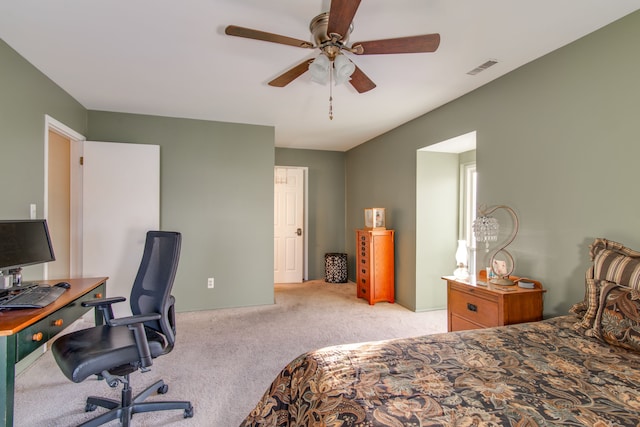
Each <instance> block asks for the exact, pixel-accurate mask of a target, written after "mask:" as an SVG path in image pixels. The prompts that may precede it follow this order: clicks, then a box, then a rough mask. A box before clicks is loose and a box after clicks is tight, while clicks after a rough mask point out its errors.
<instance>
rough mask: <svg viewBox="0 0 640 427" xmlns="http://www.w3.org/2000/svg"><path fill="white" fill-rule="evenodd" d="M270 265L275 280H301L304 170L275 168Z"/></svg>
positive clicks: (293, 281)
mask: <svg viewBox="0 0 640 427" xmlns="http://www.w3.org/2000/svg"><path fill="white" fill-rule="evenodd" d="M274 176H275V186H274V247H273V250H274V267H273V280H274V282H275V283H301V282H302V276H303V270H304V265H303V260H304V257H303V255H304V246H303V245H304V241H305V239H306V237H305V235H304V231H305V230H304V172H303V170H302V169H301V168H286V167H276V168H275V173H274Z"/></svg>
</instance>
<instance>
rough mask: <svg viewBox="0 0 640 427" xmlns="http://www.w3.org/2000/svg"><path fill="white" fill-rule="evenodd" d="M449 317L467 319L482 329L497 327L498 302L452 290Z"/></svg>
mask: <svg viewBox="0 0 640 427" xmlns="http://www.w3.org/2000/svg"><path fill="white" fill-rule="evenodd" d="M449 298H450V301H449V315H450V316H457V317H461V318H463V319H467V320H469V321H471V322H472V323H475V324H477V325H481V326H484V327H491V326H498V325H499V324H500V323H499V320H498V302H497V300H496V301H491V300H488V299H485V298H482V297H479V296H477V295H473V294H470V293H466V292H459V291H456V290H452V291H451V293H450V294H449Z"/></svg>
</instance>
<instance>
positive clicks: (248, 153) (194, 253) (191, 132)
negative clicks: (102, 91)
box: [88, 111, 274, 311]
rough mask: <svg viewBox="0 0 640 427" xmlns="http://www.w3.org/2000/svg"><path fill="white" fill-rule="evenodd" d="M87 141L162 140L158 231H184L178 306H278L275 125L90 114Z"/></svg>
mask: <svg viewBox="0 0 640 427" xmlns="http://www.w3.org/2000/svg"><path fill="white" fill-rule="evenodd" d="M88 139H90V140H98V141H113V142H130V143H140V144H157V145H160V159H161V160H160V177H161V178H160V189H161V190H160V200H161V202H160V221H161V228H162V229H164V230H175V231H180V232H181V233H182V235H183V236H182V251H181V255H180V266H179V268H178V274H177V276H176V284H175V286H174V295H175V296H176V301H177V302H176V306H177V308H178V310H180V311H185V310H187V311H190V310H201V309H211V308H222V307H237V306H249V305H259V304H273V302H274V300H273V166H274V129H273V128H272V127H267V126H252V125H243V124H232V123H220V122H211V121H202V120H188V119H177V118H167V117H157V116H145V115H136V114H123V113H109V112H100V111H89V133H88ZM208 277H214V278H215V288H214V289H207V278H208Z"/></svg>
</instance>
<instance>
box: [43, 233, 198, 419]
mask: <svg viewBox="0 0 640 427" xmlns="http://www.w3.org/2000/svg"><path fill="white" fill-rule="evenodd" d="M180 243H181V235H180V233H176V232H168V231H149V232H148V233H147V238H146V241H145V247H144V253H143V255H142V261H141V263H140V268H139V269H138V274H137V275H136V279H135V281H134V283H133V289H132V290H131V299H130V304H131V312H132V313H133V315H132V316H128V317H123V318H117V319H116V318H114V316H113V310H112V307H111V305H112V304H113V303H116V302H122V301H126V298H124V297H114V298H106V299H101V300H93V301H87V302H84V303H83V304H82V305H83V306H85V307H96V309H97V310H100V312H101V313H102V315H103V317H104V319H105V323H106V324H105V325H100V326H96V327H92V328H88V329H82V330H79V331H75V332H71V333H69V334H67V335H63V336H61V337H60V338H58V339H57V340H56V341H55V342H54V343H53V346H52V347H51V351H52V353H53V356H54V358H55V360H56V362H57V363H58V366H59V367H60V369H61V370H62V372H63V373H64V374H65V375H66V376H67V378H69V379H70V380H71V381H73V382H76V383H79V382H81V381H84V380H85V379H86V378H87V377H89V376H92V375H98V376H102V377H104V379H105V380H106V381H107V383H108V384H109V386H111V387H116V386H117V385H118V383H123V385H124V387H123V390H122V399H121V401H117V400H113V399H107V398H102V397H95V396H91V397H88V398H87V403H86V406H85V410H86V411H87V412H88V411H93V410H95V409H96V407H97V406H101V407H104V408H107V409H110V411H109V412H106V413H104V414H102V415H100V416H98V417H97V418H94V419H92V420H89V421H88V422H86V423H84V424H82V426H99V425H102V424H104V423H106V422H109V421H111V420H115V419H118V418H119V419H120V421H121V423H122V425H123V426H129V423H130V420H131V417H132V415H133V414H135V413H138V412H149V411H162V410H170V409H181V410H183V411H184V417H185V418H191V417H192V416H193V406H192V405H191V403H190V402H167V401H157V402H144V400H145V399H146V398H147V397H149V396H150V395H151V394H152V393H154V392H155V391H157V392H158V393H160V394H164V393H166V392H167V391H168V386H167V385H166V384H165V383H164V381H162V380H160V381H157V382H156V383H154V384H153V385H151V386H150V387H148V388H147V389H146V390H145V391H143V392H142V393H140V394H138V395H137V396H136V397H133V393H132V389H131V387H130V384H129V374H130V373H132V372H134V371H136V370H138V369H140V370H141V371H142V372H145V371H148V370H149V366H151V365H152V363H153V359H155V358H156V357H158V356H162V355H163V354H167V353H169V352H170V351H171V350H172V349H173V346H174V343H175V333H176V328H175V310H174V303H175V298H174V297H173V296H172V295H171V288H172V286H173V281H174V278H175V275H176V270H177V267H178V259H179V257H180Z"/></svg>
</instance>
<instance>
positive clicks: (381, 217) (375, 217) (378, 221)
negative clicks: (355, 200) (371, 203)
mask: <svg viewBox="0 0 640 427" xmlns="http://www.w3.org/2000/svg"><path fill="white" fill-rule="evenodd" d="M364 226H365V228H374V229H375V228H379V229H384V228H386V221H385V213H384V208H365V210H364Z"/></svg>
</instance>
